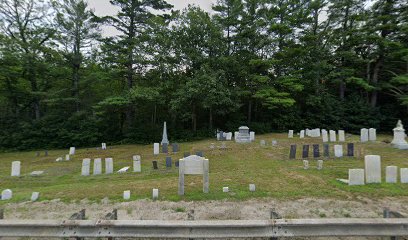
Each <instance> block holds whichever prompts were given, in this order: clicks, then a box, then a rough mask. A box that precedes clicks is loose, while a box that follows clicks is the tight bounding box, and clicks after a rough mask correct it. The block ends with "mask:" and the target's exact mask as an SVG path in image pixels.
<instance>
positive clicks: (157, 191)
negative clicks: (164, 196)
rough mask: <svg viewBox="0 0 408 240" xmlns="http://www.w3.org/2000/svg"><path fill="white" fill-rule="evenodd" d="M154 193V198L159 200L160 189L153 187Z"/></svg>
mask: <svg viewBox="0 0 408 240" xmlns="http://www.w3.org/2000/svg"><path fill="white" fill-rule="evenodd" d="M152 195H153V200H157V199H158V198H159V189H157V188H153V191H152Z"/></svg>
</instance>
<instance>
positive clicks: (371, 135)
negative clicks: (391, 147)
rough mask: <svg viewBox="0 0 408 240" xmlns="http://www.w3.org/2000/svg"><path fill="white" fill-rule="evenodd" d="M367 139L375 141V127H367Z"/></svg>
mask: <svg viewBox="0 0 408 240" xmlns="http://www.w3.org/2000/svg"><path fill="white" fill-rule="evenodd" d="M368 140H370V141H377V129H375V128H370V129H368Z"/></svg>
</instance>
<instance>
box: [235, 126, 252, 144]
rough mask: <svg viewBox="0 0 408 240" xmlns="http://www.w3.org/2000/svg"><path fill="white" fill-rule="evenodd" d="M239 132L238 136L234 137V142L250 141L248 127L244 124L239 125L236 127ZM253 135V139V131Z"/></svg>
mask: <svg viewBox="0 0 408 240" xmlns="http://www.w3.org/2000/svg"><path fill="white" fill-rule="evenodd" d="M238 131H239V134H238V137H237V138H236V139H235V142H237V143H250V142H251V141H252V140H251V134H250V132H249V128H248V127H246V126H241V127H239V128H238ZM253 137H254V139H255V133H253Z"/></svg>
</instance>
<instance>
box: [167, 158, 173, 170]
mask: <svg viewBox="0 0 408 240" xmlns="http://www.w3.org/2000/svg"><path fill="white" fill-rule="evenodd" d="M171 165H172V162H171V157H166V167H167V168H171Z"/></svg>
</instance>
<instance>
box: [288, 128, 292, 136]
mask: <svg viewBox="0 0 408 240" xmlns="http://www.w3.org/2000/svg"><path fill="white" fill-rule="evenodd" d="M288 138H293V130H289V133H288Z"/></svg>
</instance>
